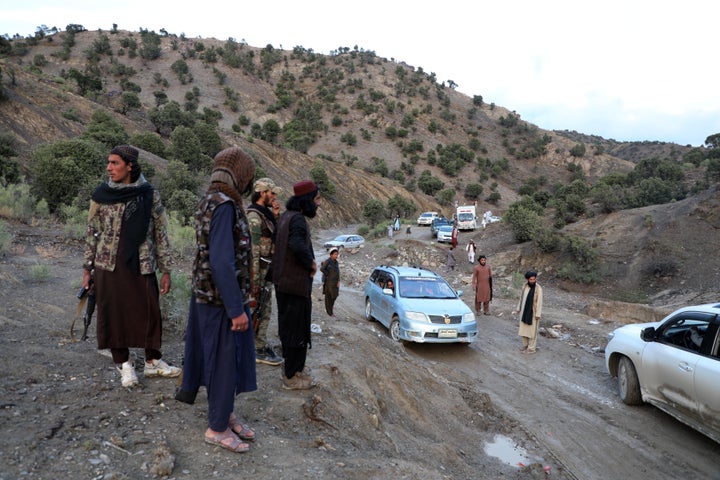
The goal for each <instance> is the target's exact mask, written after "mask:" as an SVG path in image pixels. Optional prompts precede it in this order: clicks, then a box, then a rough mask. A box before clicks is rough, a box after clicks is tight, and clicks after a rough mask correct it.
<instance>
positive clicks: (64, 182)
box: [30, 138, 109, 213]
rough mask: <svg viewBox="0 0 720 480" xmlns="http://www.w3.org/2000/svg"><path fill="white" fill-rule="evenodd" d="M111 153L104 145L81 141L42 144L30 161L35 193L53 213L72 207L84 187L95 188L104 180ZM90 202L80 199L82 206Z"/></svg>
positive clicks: (86, 140) (92, 141)
mask: <svg viewBox="0 0 720 480" xmlns="http://www.w3.org/2000/svg"><path fill="white" fill-rule="evenodd" d="M108 152H109V150H108V148H107V147H106V146H105V145H103V144H102V143H100V142H97V141H95V140H89V139H80V138H78V139H72V140H63V141H60V142H56V143H52V144H44V145H40V146H39V147H38V148H36V149H35V150H34V151H33V152H32V156H31V161H30V168H31V172H32V192H33V194H34V195H35V196H36V197H38V198H44V199H45V200H46V201H47V203H48V207H49V209H50V212H51V213H54V212H56V211H57V210H58V208H59V207H60V206H61V205H63V204H65V205H70V204H71V203H73V201H74V200H75V198H76V197H77V195H78V193H79V192H80V187H81V186H92V187H94V186H95V185H97V184H98V183H99V182H100V181H102V179H103V177H104V175H105V167H106V165H107V156H108ZM89 193H90V192H88V195H89ZM89 200H90V198H89V196H88V198H83V199H79V201H80V203H81V204H85V203H86V202H89Z"/></svg>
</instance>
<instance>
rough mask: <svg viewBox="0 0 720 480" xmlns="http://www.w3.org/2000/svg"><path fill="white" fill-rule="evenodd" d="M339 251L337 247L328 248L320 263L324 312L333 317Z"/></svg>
mask: <svg viewBox="0 0 720 480" xmlns="http://www.w3.org/2000/svg"><path fill="white" fill-rule="evenodd" d="M338 255H339V251H338V249H337V247H333V248H331V249H330V256H329V257H328V258H327V259H325V260H323V261H322V263H320V272H321V273H322V284H323V294H324V295H325V312H326V313H327V314H328V315H330V316H331V317H335V314H334V313H333V307H334V306H335V300H337V298H338V295H340V264H339V263H338Z"/></svg>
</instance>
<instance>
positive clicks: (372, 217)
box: [362, 198, 386, 228]
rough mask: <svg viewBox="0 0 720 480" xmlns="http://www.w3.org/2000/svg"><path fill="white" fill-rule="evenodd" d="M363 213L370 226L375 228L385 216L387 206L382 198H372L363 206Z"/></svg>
mask: <svg viewBox="0 0 720 480" xmlns="http://www.w3.org/2000/svg"><path fill="white" fill-rule="evenodd" d="M362 215H363V218H365V219H366V220H367V222H368V223H369V224H370V227H372V228H374V227H375V226H376V225H377V224H378V223H380V222H381V221H382V220H383V219H384V218H385V215H386V211H385V206H384V205H383V204H382V202H381V201H380V200H378V199H376V198H371V199H370V200H368V201H367V203H366V204H365V206H364V207H363V211H362Z"/></svg>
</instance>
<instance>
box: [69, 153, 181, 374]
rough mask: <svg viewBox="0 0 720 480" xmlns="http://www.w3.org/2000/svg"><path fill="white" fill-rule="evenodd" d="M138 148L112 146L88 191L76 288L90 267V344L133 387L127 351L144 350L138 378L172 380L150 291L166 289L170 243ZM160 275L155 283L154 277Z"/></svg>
mask: <svg viewBox="0 0 720 480" xmlns="http://www.w3.org/2000/svg"><path fill="white" fill-rule="evenodd" d="M138 155H139V152H138V150H137V149H136V148H134V147H131V146H130V145H120V146H117V147H115V148H113V149H112V150H111V151H110V154H109V155H108V158H107V169H106V170H107V173H108V177H109V178H108V180H107V181H105V182H103V183H102V184H100V186H98V187H97V188H96V189H95V191H94V192H93V194H92V199H91V201H90V214H89V217H88V227H87V235H86V239H85V263H84V264H83V267H84V269H83V279H82V286H83V287H84V288H89V287H90V275H91V272H92V271H94V272H95V273H94V282H95V283H94V288H95V292H96V293H97V312H98V315H97V342H98V349H110V353H111V354H112V358H113V362H115V364H116V366H117V369H118V371H119V372H120V382H121V385H122V386H123V387H133V386H135V385H137V384H138V378H137V375H136V373H135V366H134V365H133V362H132V360H131V359H130V350H129V349H130V348H144V349H145V376H146V377H156V376H161V377H177V376H179V375H180V369H179V368H177V367H173V366H170V365H168V364H167V363H166V362H165V361H164V360H162V354H161V352H160V347H161V343H162V315H161V314H160V299H159V296H158V294H161V295H165V294H167V293H168V292H169V291H170V283H171V281H170V243H169V241H168V233H167V216H166V214H165V207H164V206H163V204H162V201H161V200H160V194H159V193H158V191H157V190H155V189H154V188H153V186H152V185H150V183H148V181H147V180H145V177H144V176H143V175H142V170H141V168H140V164H139V163H138ZM156 270H160V272H162V276H161V277H160V285H159V286H158V280H157V277H156V275H155V272H156Z"/></svg>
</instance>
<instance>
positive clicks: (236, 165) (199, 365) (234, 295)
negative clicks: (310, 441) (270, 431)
mask: <svg viewBox="0 0 720 480" xmlns="http://www.w3.org/2000/svg"><path fill="white" fill-rule="evenodd" d="M254 175H255V161H254V160H253V159H252V157H250V155H248V154H247V153H245V152H244V151H243V150H242V149H240V148H239V147H231V148H226V149H225V150H222V151H221V152H219V153H218V154H217V155H215V163H214V165H213V170H212V173H211V175H210V186H209V187H208V189H207V191H206V192H205V194H204V195H203V196H202V198H201V199H200V202H199V204H198V208H197V210H196V212H195V233H196V238H197V242H196V245H197V248H196V250H195V261H194V262H193V271H192V297H191V299H190V310H189V313H188V321H187V331H186V334H185V365H184V369H183V381H182V386H181V389H180V392H179V393H180V394H181V395H180V396H178V395H177V394H176V397H175V398H176V399H178V400H181V401H184V402H187V403H192V402H193V401H194V396H195V394H196V393H197V391H198V389H199V388H200V386H202V385H204V386H205V389H206V391H207V408H208V428H207V429H206V430H205V437H204V438H205V442H206V443H209V444H212V445H217V446H219V447H222V448H226V449H228V450H231V451H233V452H238V453H242V452H247V451H248V450H249V449H250V445H249V444H248V443H246V442H244V441H243V440H246V441H247V440H254V439H255V432H254V431H253V429H251V428H250V427H248V426H247V425H245V424H244V423H242V421H241V420H240V418H239V417H237V416H235V414H234V413H233V410H234V408H235V396H236V395H237V394H239V393H242V392H251V391H254V390H257V381H256V372H255V342H254V340H253V331H252V328H251V327H250V317H251V312H250V306H249V300H250V288H251V274H250V263H251V262H250V259H251V257H252V250H251V248H250V247H251V243H252V241H251V239H250V229H249V227H248V223H247V218H246V215H245V209H244V208H243V201H242V197H243V196H245V195H247V194H249V193H250V190H251V188H252V180H253V177H254Z"/></svg>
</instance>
